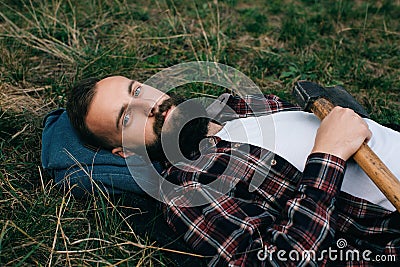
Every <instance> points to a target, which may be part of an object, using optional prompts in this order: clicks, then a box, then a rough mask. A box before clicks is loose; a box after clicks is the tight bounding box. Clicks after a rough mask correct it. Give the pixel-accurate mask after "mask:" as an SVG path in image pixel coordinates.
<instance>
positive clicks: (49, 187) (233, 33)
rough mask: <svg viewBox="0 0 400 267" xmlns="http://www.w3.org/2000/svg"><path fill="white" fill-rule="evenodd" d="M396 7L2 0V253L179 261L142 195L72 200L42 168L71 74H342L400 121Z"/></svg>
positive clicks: (265, 82)
mask: <svg viewBox="0 0 400 267" xmlns="http://www.w3.org/2000/svg"><path fill="white" fill-rule="evenodd" d="M399 17H400V2H399V1H397V0H395V1H390V0H384V1H372V0H370V1H343V0H338V1H327V0H321V1H315V0H314V1H311V0H302V1H300V0H298V1H290V0H286V1H278V0H271V1H261V0H256V1H254V0H253V1H250V0H246V1H239V0H226V1H199V0H197V1H183V0H151V1H144V0H138V1H128V0H113V1H112V0H90V1H77V0H64V1H62V0H52V1H45V0H36V1H32V0H31V1H29V0H19V1H11V0H5V1H2V3H1V4H0V24H1V27H0V70H1V71H0V101H1V102H0V214H1V218H0V265H1V266H5V265H13V266H14V265H15V266H24V265H28V266H30V265H39V266H44V265H54V266H56V265H72V266H76V265H80V266H86V265H96V264H99V265H112V264H117V263H120V265H122V266H125V265H126V266H131V265H137V264H138V265H145V266H159V265H161V266H162V265H164V266H171V265H176V264H177V261H178V262H179V261H180V259H178V260H175V259H174V257H175V256H176V253H173V252H169V251H161V250H159V249H157V247H163V246H165V245H167V244H165V243H164V244H163V243H162V242H160V241H159V240H155V239H154V237H153V236H152V235H151V231H149V232H147V231H139V230H137V229H136V228H135V227H136V224H138V223H137V221H140V216H141V215H137V214H136V213H137V212H136V213H135V211H136V210H135V209H134V208H135V205H134V204H132V203H131V205H126V203H125V202H120V201H109V199H108V198H107V196H97V197H92V198H89V199H87V200H86V201H78V200H75V199H74V198H72V197H71V195H70V194H68V193H65V194H64V192H62V191H60V190H59V189H58V188H57V187H55V186H54V184H53V183H52V181H51V178H50V177H49V176H48V175H47V174H46V173H44V171H43V170H42V169H41V167H40V166H41V163H40V134H41V119H42V117H43V116H44V115H45V114H46V113H47V112H48V111H49V110H51V109H53V108H56V107H58V106H63V105H64V104H65V98H64V96H65V93H66V91H67V90H68V89H69V88H70V87H71V85H72V84H73V83H74V82H75V81H77V80H79V79H82V78H84V77H88V76H105V75H112V74H120V75H125V76H128V77H131V78H134V79H138V80H141V81H144V80H146V79H147V78H149V77H150V76H151V75H153V74H155V73H157V72H158V71H160V70H162V69H164V68H166V67H170V66H172V65H174V64H178V63H182V62H189V61H200V60H203V61H204V60H207V61H217V62H220V63H224V64H227V65H229V66H232V67H234V68H237V69H238V70H240V71H242V72H243V73H245V74H246V75H248V76H249V77H250V78H251V79H252V80H253V81H254V82H255V83H256V84H258V85H259V86H260V88H261V89H262V91H264V92H271V93H275V94H278V95H279V96H282V97H285V98H288V99H289V100H292V98H291V96H290V91H291V88H292V85H293V83H294V82H295V81H296V80H298V79H308V80H313V81H317V82H319V83H321V84H323V85H334V84H341V85H343V86H345V87H346V88H347V89H348V90H349V91H350V92H351V93H352V94H353V95H354V96H355V97H356V98H357V99H358V100H359V102H360V103H361V104H363V105H364V106H365V107H366V109H367V110H368V112H369V113H370V114H371V117H372V118H373V119H375V120H377V121H379V122H381V123H400V109H399V107H400V79H399V77H400V68H399V67H398V66H400V50H399V41H400V22H399V19H398V18H399ZM185 90H186V93H187V95H191V94H196V93H201V94H211V95H217V94H219V93H221V92H222V91H223V90H221V89H218V88H215V87H213V86H204V85H189V86H187V87H186V89H185ZM128 206H130V207H128ZM132 214H136V215H135V216H136V217H135V216H134V217H135V218H136V219H134V220H131V219H128V218H131V217H132ZM152 223H153V224H152V225H153V226H152V227H158V224H157V222H156V221H154V222H152ZM150 225H151V224H150ZM150 230H151V227H150ZM145 245H147V246H152V247H146V246H145ZM181 250H183V251H189V250H188V249H187V248H185V247H183V248H182V249H181ZM174 255H175V256H174ZM187 258H189V259H191V257H186V260H187ZM193 259H194V258H193ZM180 262H184V263H182V264H181V265H185V264H186V263H185V262H187V261H184V260H182V261H180Z"/></svg>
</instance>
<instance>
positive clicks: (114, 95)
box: [86, 76, 173, 156]
mask: <svg viewBox="0 0 400 267" xmlns="http://www.w3.org/2000/svg"><path fill="white" fill-rule="evenodd" d="M95 91H96V92H95V95H94V97H93V100H92V103H91V105H90V107H89V110H88V114H87V117H86V124H87V126H88V128H89V130H91V131H92V132H93V133H94V134H95V135H98V136H102V137H106V138H107V139H108V140H110V142H111V144H112V146H113V147H115V149H113V153H115V154H118V155H120V156H124V153H123V150H122V132H123V134H124V146H125V147H126V148H128V149H129V150H132V151H135V150H140V149H142V148H143V147H144V145H149V144H152V143H154V141H155V140H156V138H157V135H156V134H155V133H154V129H153V125H154V123H155V114H156V113H157V112H158V109H159V106H160V105H161V103H162V102H163V101H164V100H166V99H169V96H168V95H166V94H165V93H163V92H161V91H160V90H157V89H155V88H153V87H150V86H147V85H143V84H141V83H139V82H137V81H133V80H130V79H128V78H125V77H122V76H113V77H108V78H105V79H103V80H101V81H100V82H98V83H97V85H96V90H95ZM172 110H173V107H172V108H170V109H168V110H166V111H164V112H163V115H164V118H165V119H166V120H167V119H168V114H169V113H170V111H172ZM125 152H126V151H125Z"/></svg>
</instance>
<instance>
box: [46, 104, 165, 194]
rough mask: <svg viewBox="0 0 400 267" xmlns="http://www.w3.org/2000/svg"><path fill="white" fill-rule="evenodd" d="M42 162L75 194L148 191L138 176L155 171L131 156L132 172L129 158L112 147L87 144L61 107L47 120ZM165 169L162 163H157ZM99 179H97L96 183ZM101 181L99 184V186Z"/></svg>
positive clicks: (50, 114) (56, 179) (143, 161)
mask: <svg viewBox="0 0 400 267" xmlns="http://www.w3.org/2000/svg"><path fill="white" fill-rule="evenodd" d="M43 124H44V125H43V127H44V129H43V133H42V154H41V158H42V166H43V168H44V169H45V170H46V171H47V172H48V173H49V174H50V175H51V176H52V177H53V178H54V179H55V182H56V183H57V184H60V185H63V186H64V187H65V188H66V189H70V188H72V193H73V194H74V195H75V196H78V197H80V196H83V195H84V193H85V192H98V189H101V190H104V191H105V192H106V193H110V194H114V195H115V194H117V195H118V194H122V193H136V194H144V192H143V190H142V189H141V188H140V187H139V186H138V185H137V183H136V181H135V179H146V178H147V177H149V176H150V175H155V172H154V168H153V167H152V166H151V164H149V163H148V162H146V161H145V160H144V159H142V158H141V157H140V156H133V158H130V160H129V164H132V166H133V168H130V169H131V170H134V172H132V173H131V172H130V171H129V169H128V167H127V165H126V162H125V159H123V158H121V157H119V156H116V155H114V154H112V153H111V152H110V151H107V150H102V149H99V150H97V151H95V150H93V149H91V148H89V147H86V146H85V144H84V143H83V142H82V141H81V140H80V139H79V137H78V135H77V133H76V131H75V130H74V129H73V127H72V125H71V124H70V121H69V118H68V115H67V112H66V111H65V110H64V109H57V110H54V111H52V112H50V113H49V114H48V115H47V116H46V117H45V119H44V121H43ZM153 165H154V167H155V169H156V170H157V171H159V172H160V171H161V167H160V165H159V164H158V163H154V164H153ZM93 182H95V183H93ZM96 185H97V186H96Z"/></svg>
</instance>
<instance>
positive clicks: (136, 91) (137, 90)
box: [133, 86, 142, 96]
mask: <svg viewBox="0 0 400 267" xmlns="http://www.w3.org/2000/svg"><path fill="white" fill-rule="evenodd" d="M141 90H142V87H141V86H139V87H138V88H136V90H135V92H134V93H133V96H139V94H140V91H141Z"/></svg>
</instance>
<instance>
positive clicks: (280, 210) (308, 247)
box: [162, 94, 400, 266]
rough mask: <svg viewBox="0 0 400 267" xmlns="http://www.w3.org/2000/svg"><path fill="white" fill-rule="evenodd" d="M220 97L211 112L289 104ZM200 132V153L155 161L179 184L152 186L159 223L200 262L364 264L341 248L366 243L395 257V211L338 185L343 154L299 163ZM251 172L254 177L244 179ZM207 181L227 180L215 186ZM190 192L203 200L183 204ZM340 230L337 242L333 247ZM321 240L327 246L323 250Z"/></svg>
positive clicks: (399, 242)
mask: <svg viewBox="0 0 400 267" xmlns="http://www.w3.org/2000/svg"><path fill="white" fill-rule="evenodd" d="M220 99H221V102H222V101H223V99H225V102H226V105H227V107H225V108H223V109H222V110H221V111H220V112H219V114H218V116H217V119H219V120H224V119H225V120H227V119H232V118H233V117H248V116H259V115H266V114H271V113H274V112H281V111H290V110H298V107H296V106H293V105H291V104H289V103H287V102H284V101H282V100H281V99H279V98H278V97H277V96H274V95H267V96H247V97H245V98H240V97H237V96H231V95H229V96H227V95H226V94H225V95H223V96H221V98H220ZM228 109H232V110H233V111H234V113H235V114H236V115H235V116H232V113H230V112H228ZM294 130H295V129H294ZM208 141H209V142H202V143H201V144H200V148H201V149H200V151H201V157H200V158H198V159H197V160H195V161H193V162H191V163H190V164H189V163H178V164H175V166H172V167H170V168H168V169H167V170H166V171H165V173H164V177H165V178H166V180H168V181H169V182H172V183H174V184H177V185H179V187H178V188H179V189H177V191H176V192H162V195H163V197H164V200H165V203H166V204H163V211H164V214H165V216H166V219H167V222H168V224H169V225H170V226H171V227H172V228H173V229H174V230H175V231H176V232H177V233H178V234H181V235H182V236H183V237H184V239H185V241H186V242H187V243H188V244H189V245H190V246H191V247H192V248H193V250H194V251H195V252H196V253H198V254H201V255H205V256H209V257H210V261H209V265H210V266H325V265H333V266H339V265H343V266H372V265H373V263H374V262H372V261H369V260H368V259H367V260H363V258H362V257H361V256H360V258H359V259H357V258H353V259H355V261H350V259H351V257H350V256H348V258H345V257H344V256H343V255H346V254H345V253H346V251H351V250H354V249H357V250H358V251H359V252H360V254H359V255H361V253H362V252H363V251H364V250H370V251H371V252H372V254H369V253H367V254H368V255H367V256H369V258H370V259H371V260H372V259H374V255H380V254H382V255H393V256H395V257H396V258H397V259H396V260H400V258H399V254H400V216H399V213H398V212H389V211H387V210H385V209H383V208H381V207H379V206H377V205H375V204H372V203H370V202H368V201H366V200H363V199H360V198H357V197H354V196H351V195H349V194H347V193H345V192H341V191H340V187H341V183H342V180H343V176H344V172H345V164H346V163H345V161H343V160H342V159H340V158H338V157H335V156H333V155H328V154H323V153H314V154H311V155H309V157H308V159H307V162H306V166H305V169H304V171H303V172H300V171H299V170H297V169H296V168H295V167H294V166H292V165H291V164H290V163H288V162H287V161H286V160H285V159H284V158H282V157H280V156H278V155H274V153H273V152H271V151H268V150H266V149H263V148H260V147H257V146H253V145H248V144H241V143H234V142H228V141H224V140H221V139H220V138H218V137H209V140H208ZM257 177H258V178H257ZM260 177H261V180H259V181H258V182H257V186H254V185H252V182H254V180H255V179H256V178H257V179H259V178H260ZM215 182H218V184H221V188H222V187H223V185H229V186H230V187H229V188H230V190H228V192H223V194H219V192H218V190H219V187H218V186H216V184H215ZM210 184H212V186H210ZM177 193H178V194H179V195H178V194H177ZM195 193H196V194H197V196H199V195H200V196H202V197H203V198H204V200H205V201H204V204H202V205H200V206H194V207H191V206H190V203H191V201H192V199H191V197H190V196H191V195H193V194H195ZM342 238H343V239H342ZM340 239H342V241H344V242H346V243H345V244H344V245H341V247H342V252H340V250H339V247H338V246H339V243H337V241H338V240H340ZM329 248H330V249H331V250H336V253H334V252H335V251H333V252H332V251H331V255H329V253H327V252H328V251H329ZM260 250H261V251H263V252H266V251H267V252H269V253H268V255H265V254H263V253H261V254H260ZM278 251H280V253H281V254H278ZM282 251H283V252H282ZM293 251H294V252H293ZM305 251H312V252H315V253H316V254H315V257H309V258H308V259H307V257H297V259H296V257H295V256H296V255H300V256H301V255H302V254H301V253H304V252H305ZM285 252H286V254H282V253H285ZM296 252H297V254H296ZM289 253H292V254H291V255H292V257H290V258H289ZM339 253H342V254H339ZM340 255H342V257H341V256H340ZM260 256H264V257H260ZM282 256H285V257H282ZM335 256H336V260H335V258H334V257H335ZM285 258H286V259H288V260H287V261H283V260H282V259H285ZM346 259H347V261H346ZM340 260H342V261H340Z"/></svg>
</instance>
